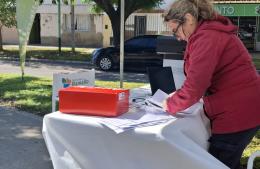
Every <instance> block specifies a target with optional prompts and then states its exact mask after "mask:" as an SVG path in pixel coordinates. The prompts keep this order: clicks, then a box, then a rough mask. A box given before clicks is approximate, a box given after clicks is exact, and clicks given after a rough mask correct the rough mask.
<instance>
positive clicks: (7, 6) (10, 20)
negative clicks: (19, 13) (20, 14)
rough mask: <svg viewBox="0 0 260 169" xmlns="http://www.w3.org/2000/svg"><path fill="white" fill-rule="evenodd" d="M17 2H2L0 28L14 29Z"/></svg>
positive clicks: (8, 0)
mask: <svg viewBox="0 0 260 169" xmlns="http://www.w3.org/2000/svg"><path fill="white" fill-rule="evenodd" d="M15 12H16V0H0V27H1V26H6V27H12V26H15V25H16V20H15Z"/></svg>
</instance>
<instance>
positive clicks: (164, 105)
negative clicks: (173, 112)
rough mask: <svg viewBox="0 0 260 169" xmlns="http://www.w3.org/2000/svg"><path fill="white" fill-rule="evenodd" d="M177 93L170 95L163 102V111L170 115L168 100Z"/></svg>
mask: <svg viewBox="0 0 260 169" xmlns="http://www.w3.org/2000/svg"><path fill="white" fill-rule="evenodd" d="M174 93H175V92H173V93H171V94H169V96H168V97H167V98H166V99H165V100H164V101H163V103H162V106H163V110H164V111H166V112H168V113H169V108H168V103H167V102H168V99H170V98H171V97H172V96H173V95H174Z"/></svg>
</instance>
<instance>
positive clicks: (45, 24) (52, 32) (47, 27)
mask: <svg viewBox="0 0 260 169" xmlns="http://www.w3.org/2000/svg"><path fill="white" fill-rule="evenodd" d="M61 19H62V18H61ZM45 36H47V37H58V15H57V14H41V37H45Z"/></svg>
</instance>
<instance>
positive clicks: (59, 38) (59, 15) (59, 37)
mask: <svg viewBox="0 0 260 169" xmlns="http://www.w3.org/2000/svg"><path fill="white" fill-rule="evenodd" d="M60 8H61V4H60V0H58V45H59V54H60V53H61V30H60V28H61V20H60V18H61V14H60V13H61V12H60V11H61V10H60Z"/></svg>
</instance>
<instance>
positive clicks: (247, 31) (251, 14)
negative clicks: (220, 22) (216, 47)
mask: <svg viewBox="0 0 260 169" xmlns="http://www.w3.org/2000/svg"><path fill="white" fill-rule="evenodd" d="M214 7H215V9H216V10H217V11H218V12H219V13H220V14H221V15H224V16H227V17H229V18H230V20H231V21H232V22H233V23H234V24H235V25H237V26H238V27H239V32H238V36H239V37H240V39H241V40H242V41H243V43H244V44H245V46H246V47H247V48H248V49H251V50H256V51H260V32H259V31H260V1H259V0H257V1H251V0H244V1H241V0H233V1H223V0H218V1H215V2H214Z"/></svg>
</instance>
